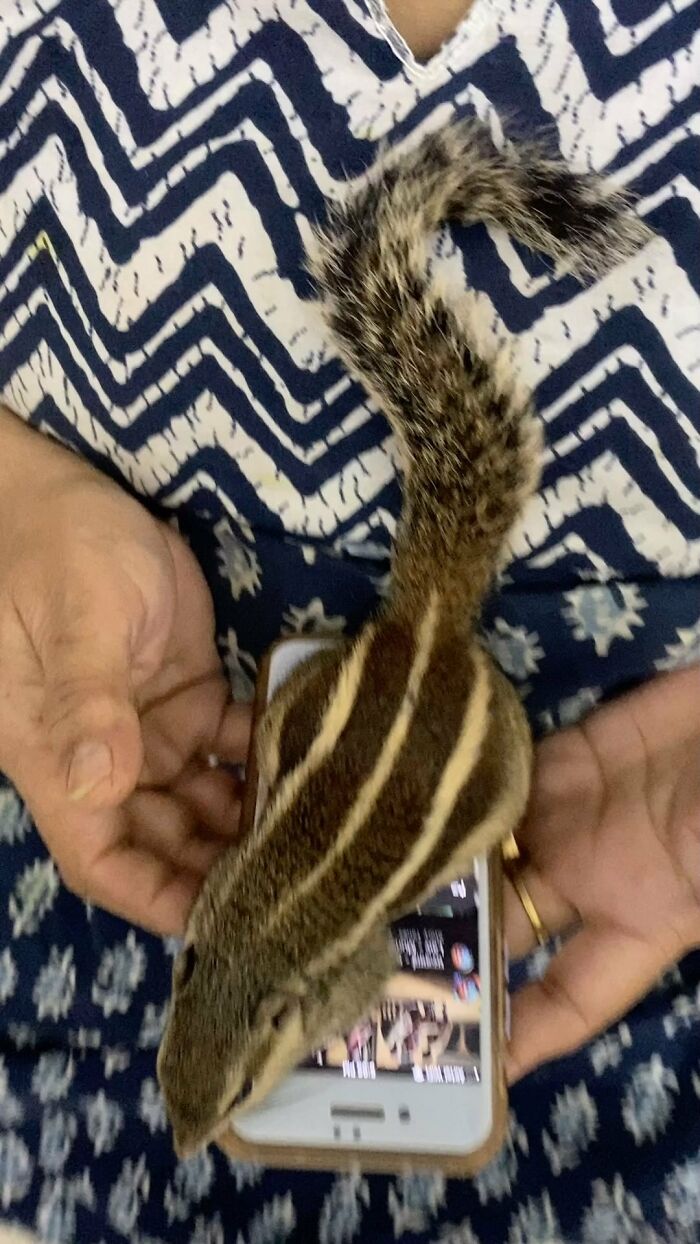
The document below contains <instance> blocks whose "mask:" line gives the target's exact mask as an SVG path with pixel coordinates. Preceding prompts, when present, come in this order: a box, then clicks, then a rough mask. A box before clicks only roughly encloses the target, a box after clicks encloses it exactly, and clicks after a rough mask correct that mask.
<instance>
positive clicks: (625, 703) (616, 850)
mask: <svg viewBox="0 0 700 1244" xmlns="http://www.w3.org/2000/svg"><path fill="white" fill-rule="evenodd" d="M518 841H519V843H520V845H521V850H522V851H523V855H524V857H525V858H524V861H523V863H524V867H523V869H522V872H521V876H522V878H523V881H524V883H525V885H526V887H527V889H528V891H529V893H530V895H531V897H532V900H533V902H534V904H535V906H536V908H537V910H538V912H539V914H540V917H541V919H542V922H543V923H544V925H545V926H546V928H547V929H548V931H549V932H550V933H552V934H555V933H562V932H565V931H567V930H573V929H575V931H573V932H572V936H571V937H570V938H569V939H568V940H567V941H566V942H565V944H564V946H563V948H562V950H561V951H560V952H559V954H558V955H556V956H555V957H554V959H553V960H552V962H551V964H550V965H549V968H548V970H547V972H546V974H545V976H544V978H543V980H542V981H540V982H533V983H531V984H528V985H526V986H525V987H524V988H523V989H522V990H521V991H520V992H519V993H516V994H515V996H514V997H513V1000H512V1001H513V1005H512V1039H511V1042H510V1046H509V1051H508V1055H507V1070H508V1076H509V1079H510V1080H516V1079H518V1078H519V1077H520V1076H522V1075H524V1074H525V1073H526V1072H527V1071H529V1070H531V1069H532V1068H534V1067H536V1066H538V1065H539V1064H540V1063H543V1062H545V1061H547V1060H549V1059H552V1058H555V1057H558V1056H561V1055H563V1054H566V1053H569V1052H571V1051H573V1050H575V1049H577V1048H578V1047H579V1046H581V1045H583V1044H584V1043H585V1042H586V1041H587V1040H589V1038H591V1037H593V1036H594V1035H595V1034H596V1033H598V1032H600V1031H601V1030H602V1029H603V1028H605V1027H607V1026H608V1025H609V1024H610V1023H612V1022H613V1021H614V1020H615V1019H616V1018H618V1017H619V1016H621V1015H622V1014H624V1013H625V1012H626V1011H628V1010H629V1009H630V1007H631V1006H632V1005H633V1004H634V1003H635V1002H637V1001H638V1000H639V999H640V998H641V997H643V996H644V994H645V993H647V992H648V990H649V989H650V988H651V987H652V986H653V985H654V983H655V982H656V980H657V978H658V977H659V975H660V974H661V973H662V972H663V971H664V970H665V969H666V968H667V967H669V966H670V965H671V964H673V963H675V962H676V961H677V960H678V959H679V958H681V957H682V956H683V955H684V954H685V953H687V952H688V951H689V950H691V949H693V948H694V947H696V946H697V945H699V944H700V853H699V852H698V845H699V843H700V666H695V667H693V668H691V669H687V670H682V671H680V672H678V673H674V674H670V675H666V676H663V677H658V678H655V679H653V680H652V681H651V682H649V683H648V684H647V685H646V686H644V687H642V688H641V689H639V690H637V691H634V692H632V693H631V694H629V695H626V696H624V697H623V698H621V699H619V700H617V701H615V702H612V703H610V704H608V705H606V706H604V707H603V708H600V709H598V710H597V711H596V712H594V713H593V714H591V716H590V717H588V718H587V719H586V720H585V721H584V722H582V724H581V725H580V726H578V727H575V728H572V729H568V730H564V731H562V732H561V733H560V734H555V735H552V736H551V737H549V738H547V739H545V740H544V741H543V742H541V743H540V744H539V746H538V748H537V753H536V766H535V776H534V784H533V792H532V798H531V802H530V808H529V811H528V815H527V818H526V822H525V824H524V826H523V827H522V830H521V831H520V832H519V834H518ZM505 900H506V907H505V912H506V937H507V941H508V945H509V949H510V952H511V954H512V955H513V956H514V957H519V956H521V955H524V954H525V953H527V952H528V951H530V950H531V949H532V948H533V946H534V943H535V939H534V936H533V932H532V928H531V926H530V924H529V921H528V919H527V917H526V915H525V912H524V910H523V907H522V904H521V903H520V900H519V899H518V897H517V895H516V894H515V891H514V890H513V888H512V886H511V885H510V884H508V883H506V894H505Z"/></svg>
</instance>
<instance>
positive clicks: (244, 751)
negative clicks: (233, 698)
mask: <svg viewBox="0 0 700 1244" xmlns="http://www.w3.org/2000/svg"><path fill="white" fill-rule="evenodd" d="M251 723H252V710H251V707H250V705H249V704H229V705H228V706H227V707H226V710H225V712H224V714H223V716H222V718H221V724H220V726H219V729H218V732H217V735H216V738H215V739H214V741H213V743H212V747H211V750H212V752H213V753H214V754H215V755H216V756H218V757H219V759H220V760H223V761H224V763H225V764H229V765H240V764H245V762H246V760H247V759H248V749H249V747H250V734H251Z"/></svg>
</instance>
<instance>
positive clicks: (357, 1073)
mask: <svg viewBox="0 0 700 1244" xmlns="http://www.w3.org/2000/svg"><path fill="white" fill-rule="evenodd" d="M333 642H335V641H333V640H321V639H312V638H298V639H292V640H287V641H282V642H281V643H279V644H277V645H276V646H275V647H274V648H273V649H272V651H271V653H270V654H269V656H268V658H267V659H266V661H265V663H264V665H263V668H262V670H261V677H260V680H259V684H258V693H257V703H256V711H255V716H256V718H257V717H258V716H259V714H260V713H262V711H264V708H265V706H266V704H267V703H268V702H269V700H270V699H271V698H272V697H273V696H274V694H275V692H276V691H277V690H278V688H279V687H280V686H281V685H282V684H283V683H284V681H285V679H286V678H288V677H289V675H290V674H291V673H292V671H293V670H294V669H295V668H296V666H297V665H299V664H300V663H301V662H302V661H305V660H308V659H309V658H310V657H312V656H313V655H314V653H316V652H318V650H319V648H320V647H326V646H329V645H330V644H332V643H333ZM248 779H249V781H248V797H249V804H248V807H247V809H246V810H245V814H244V815H245V819H246V820H247V822H248V825H249V826H253V825H255V823H256V822H257V820H258V819H259V818H260V816H261V815H262V812H263V810H264V806H265V799H266V795H267V792H266V791H265V790H264V789H263V787H262V785H261V783H260V782H259V781H258V779H257V774H256V773H255V772H251V770H250V768H249V773H248ZM501 879H502V875H501V857H500V852H494V853H492V854H491V855H490V856H486V855H482V856H479V857H478V858H477V859H476V860H475V861H474V866H473V870H472V871H471V872H470V873H469V875H465V876H461V877H455V878H454V880H453V881H452V882H451V884H449V885H448V886H445V887H443V888H442V889H440V890H439V891H437V892H436V893H435V894H433V895H432V896H431V897H430V898H429V899H428V900H427V901H426V902H424V903H423V904H422V906H421V907H420V908H419V909H417V910H416V911H414V912H411V913H408V914H406V915H405V916H403V917H402V918H401V919H399V920H397V921H396V922H395V923H394V924H393V925H392V927H391V936H392V937H393V939H394V943H395V946H396V952H397V971H396V974H395V975H394V976H393V977H392V978H391V980H390V981H389V982H388V984H387V988H386V994H385V996H384V998H383V999H382V1001H381V1002H380V1004H379V1005H378V1006H377V1007H376V1009H375V1010H374V1011H373V1012H372V1013H371V1014H369V1015H364V1016H358V1020H357V1023H356V1024H355V1025H354V1027H353V1028H352V1029H351V1030H350V1031H349V1032H339V1033H336V1034H335V1035H334V1036H333V1038H332V1039H331V1040H329V1042H328V1044H327V1045H326V1046H325V1047H324V1048H323V1049H318V1050H313V1051H311V1052H310V1053H309V1057H308V1058H307V1059H306V1060H305V1061H304V1062H303V1063H302V1064H301V1065H300V1066H299V1067H298V1068H297V1069H296V1071H295V1072H294V1073H293V1074H292V1075H291V1076H289V1077H288V1079H287V1080H286V1081H285V1082H284V1083H283V1084H282V1085H281V1086H279V1087H278V1088H277V1089H276V1090H275V1091H273V1093H272V1094H271V1095H270V1096H269V1097H268V1098H266V1100H265V1101H264V1102H262V1103H261V1104H260V1106H258V1107H257V1108H253V1109H251V1110H250V1111H248V1112H247V1113H246V1114H245V1115H243V1116H241V1118H240V1119H239V1120H237V1121H236V1123H235V1129H234V1127H233V1126H232V1129H231V1134H230V1135H229V1136H228V1137H227V1138H226V1140H225V1142H224V1143H225V1147H226V1148H227V1149H229V1151H231V1152H235V1153H236V1154H237V1155H239V1156H248V1157H251V1156H252V1157H255V1158H257V1159H258V1160H260V1161H263V1162H267V1164H268V1165H269V1164H271V1163H275V1162H276V1163H277V1164H283V1165H301V1166H305V1167H307V1168H316V1169H327V1168H329V1167H331V1168H337V1167H339V1166H344V1165H346V1164H350V1162H352V1163H353V1164H354V1165H355V1166H357V1164H358V1161H359V1163H360V1165H361V1166H364V1167H365V1168H366V1169H375V1170H398V1169H401V1170H403V1169H405V1167H406V1163H407V1162H408V1163H409V1164H411V1163H412V1162H414V1163H416V1164H419V1165H420V1166H422V1167H425V1166H426V1165H428V1166H431V1165H437V1166H440V1168H441V1169H443V1170H445V1171H447V1172H448V1173H450V1172H453V1173H463V1174H471V1173H473V1172H474V1171H475V1170H477V1169H478V1168H479V1167H480V1166H481V1165H482V1164H483V1163H484V1162H486V1161H488V1160H489V1158H490V1157H491V1156H492V1154H493V1153H494V1152H495V1151H496V1149H497V1148H498V1146H499V1145H500V1143H501V1141H502V1136H503V1131H504V1126H505V1114H506V1093H505V1082H504V1077H503V1069H502V1058H501V1052H502V1048H503V1035H504V1005H505V987H504V961H503V943H502V919H501V888H500V887H501Z"/></svg>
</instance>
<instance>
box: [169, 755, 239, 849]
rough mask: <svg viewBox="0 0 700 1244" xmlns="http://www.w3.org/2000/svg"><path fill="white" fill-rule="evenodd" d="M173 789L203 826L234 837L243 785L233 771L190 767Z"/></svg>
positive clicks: (228, 837)
mask: <svg viewBox="0 0 700 1244" xmlns="http://www.w3.org/2000/svg"><path fill="white" fill-rule="evenodd" d="M174 793H175V794H176V795H177V797H178V799H182V800H183V801H184V802H185V803H186V804H187V806H188V807H189V808H190V810H191V812H192V813H193V815H194V817H195V819H196V820H197V822H198V823H199V825H200V826H201V827H202V829H205V830H208V831H209V832H210V833H212V834H216V835H218V836H219V837H221V838H224V839H226V840H228V839H230V838H233V837H235V835H236V833H237V832H238V825H239V821H240V816H241V793H242V785H241V782H240V781H239V780H238V778H237V777H236V776H235V775H234V774H233V773H229V772H227V771H226V770H225V769H201V768H199V767H197V768H190V769H188V770H187V771H186V772H185V773H184V774H183V775H182V777H181V778H180V779H179V780H178V781H177V783H176V785H175V787H174Z"/></svg>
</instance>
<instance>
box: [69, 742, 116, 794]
mask: <svg viewBox="0 0 700 1244" xmlns="http://www.w3.org/2000/svg"><path fill="white" fill-rule="evenodd" d="M111 772H112V750H111V748H110V747H108V746H107V744H106V743H80V744H79V745H78V747H76V749H75V751H74V752H73V759H72V760H71V763H70V769H69V770H68V794H69V796H70V798H71V799H75V800H78V799H84V798H85V796H86V795H89V794H90V792H91V791H93V790H94V789H95V787H96V786H99V784H100V782H104V780H105V778H108V777H109V776H110V774H111Z"/></svg>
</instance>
